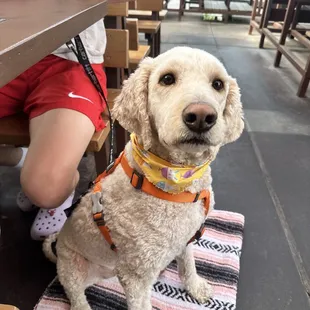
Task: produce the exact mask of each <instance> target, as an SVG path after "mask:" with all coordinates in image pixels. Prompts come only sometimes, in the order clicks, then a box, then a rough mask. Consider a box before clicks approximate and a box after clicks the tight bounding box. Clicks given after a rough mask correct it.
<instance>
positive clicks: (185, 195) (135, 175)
mask: <svg viewBox="0 0 310 310" xmlns="http://www.w3.org/2000/svg"><path fill="white" fill-rule="evenodd" d="M120 162H121V165H122V167H123V169H124V171H125V173H126V174H127V175H128V177H129V178H130V183H131V185H132V186H133V187H134V188H136V189H139V190H141V191H142V192H144V193H147V194H149V195H152V196H154V197H156V198H159V199H162V200H168V201H173V202H196V201H198V200H202V199H205V200H206V202H207V203H206V204H205V205H207V206H208V207H207V210H206V212H208V211H209V202H210V192H209V191H208V190H203V191H201V192H200V193H197V194H192V193H190V192H182V193H179V194H170V193H167V192H164V191H163V190H161V189H159V188H157V187H156V186H154V185H153V183H151V182H150V181H149V180H148V179H147V178H145V177H144V176H143V175H142V174H140V173H139V172H137V171H136V170H134V169H133V168H131V167H130V166H129V164H128V160H127V159H126V156H125V155H124V154H122V156H121V159H120Z"/></svg>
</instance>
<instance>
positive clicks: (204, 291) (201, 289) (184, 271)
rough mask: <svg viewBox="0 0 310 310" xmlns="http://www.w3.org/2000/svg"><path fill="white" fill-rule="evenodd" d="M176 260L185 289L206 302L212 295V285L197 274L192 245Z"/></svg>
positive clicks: (202, 301)
mask: <svg viewBox="0 0 310 310" xmlns="http://www.w3.org/2000/svg"><path fill="white" fill-rule="evenodd" d="M176 260H177V263H178V271H179V276H180V278H181V280H182V282H183V283H184V286H185V289H186V290H187V291H188V292H189V293H190V294H191V295H192V296H193V297H194V298H195V299H197V300H198V301H199V302H200V303H204V302H206V301H207V300H208V299H209V298H210V297H211V295H212V287H211V286H210V284H209V283H208V281H207V280H206V279H204V278H202V277H200V276H199V275H198V274H197V271H196V266H195V259H194V255H193V251H192V247H191V245H188V246H187V247H186V248H185V249H184V250H183V252H182V254H181V255H180V256H178V257H177V258H176Z"/></svg>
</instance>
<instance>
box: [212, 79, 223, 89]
mask: <svg viewBox="0 0 310 310" xmlns="http://www.w3.org/2000/svg"><path fill="white" fill-rule="evenodd" d="M212 87H213V88H214V89H215V90H217V91H220V90H222V89H223V88H224V83H223V81H221V80H218V79H217V80H214V81H213V82H212Z"/></svg>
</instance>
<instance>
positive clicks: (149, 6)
mask: <svg viewBox="0 0 310 310" xmlns="http://www.w3.org/2000/svg"><path fill="white" fill-rule="evenodd" d="M163 8H164V2H163V0H152V1H150V0H137V10H141V11H153V12H158V11H161V10H162V9H163Z"/></svg>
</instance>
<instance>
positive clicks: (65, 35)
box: [0, 0, 107, 87]
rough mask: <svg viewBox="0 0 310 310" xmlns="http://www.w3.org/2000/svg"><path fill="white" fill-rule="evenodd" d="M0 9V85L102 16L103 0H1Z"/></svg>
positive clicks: (104, 1)
mask: <svg viewBox="0 0 310 310" xmlns="http://www.w3.org/2000/svg"><path fill="white" fill-rule="evenodd" d="M34 8H35V9H34ZM0 11H1V18H4V19H5V21H4V22H1V23H0V33H1V34H5V35H1V40H0V87H1V86H3V85H5V84H7V83H8V82H10V81H11V80H12V79H14V78H15V77H17V76H18V75H19V74H21V73H22V72H24V71H25V70H26V69H28V68H29V67H31V66H32V65H34V64H35V63H37V62H38V61H39V60H41V59H42V58H44V57H45V56H46V55H48V54H50V53H52V52H53V51H54V50H56V49H57V48H58V47H59V46H61V45H62V44H64V43H65V42H67V41H68V40H69V39H71V38H72V37H74V36H75V35H77V34H78V33H80V32H82V31H83V30H85V29H86V28H88V27H89V26H90V25H92V24H93V23H95V22H96V21H98V20H100V19H102V18H103V17H104V16H105V14H106V12H107V0H85V1H80V0H66V1H58V0H49V1H40V0H28V1H23V0H2V1H1V2H0Z"/></svg>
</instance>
